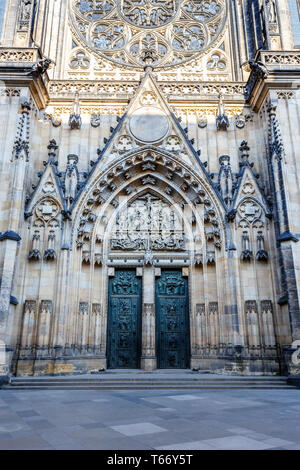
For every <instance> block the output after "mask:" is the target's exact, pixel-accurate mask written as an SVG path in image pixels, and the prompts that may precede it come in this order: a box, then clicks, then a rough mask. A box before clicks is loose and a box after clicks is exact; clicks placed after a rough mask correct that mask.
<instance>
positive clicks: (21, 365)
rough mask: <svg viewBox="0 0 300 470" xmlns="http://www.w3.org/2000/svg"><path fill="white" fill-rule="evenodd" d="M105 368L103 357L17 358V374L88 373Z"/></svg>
mask: <svg viewBox="0 0 300 470" xmlns="http://www.w3.org/2000/svg"><path fill="white" fill-rule="evenodd" d="M102 369H106V358H105V357H92V358H89V357H81V358H68V357H66V358H65V357H64V358H61V359H47V358H43V359H37V360H35V361H28V360H19V361H18V367H17V370H16V375H17V376H24V375H27V376H28V375H29V376H30V375H32V376H40V375H69V374H70V375H72V374H75V375H76V374H89V373H91V372H96V371H97V372H98V371H99V370H102Z"/></svg>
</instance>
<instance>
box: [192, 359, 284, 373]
mask: <svg viewBox="0 0 300 470" xmlns="http://www.w3.org/2000/svg"><path fill="white" fill-rule="evenodd" d="M191 369H199V372H201V370H205V371H207V370H209V371H210V372H211V373H215V374H226V375H241V376H243V375H246V376H247V375H258V376H259V375H281V369H280V364H279V361H278V359H277V358H266V359H261V358H257V359H256V358H249V357H228V356H227V357H207V358H203V357H197V356H193V357H192V358H191Z"/></svg>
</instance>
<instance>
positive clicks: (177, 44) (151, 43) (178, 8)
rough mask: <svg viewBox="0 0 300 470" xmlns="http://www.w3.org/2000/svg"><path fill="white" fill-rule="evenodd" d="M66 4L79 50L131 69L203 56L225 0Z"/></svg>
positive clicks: (221, 21)
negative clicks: (90, 52)
mask: <svg viewBox="0 0 300 470" xmlns="http://www.w3.org/2000/svg"><path fill="white" fill-rule="evenodd" d="M69 1H70V17H71V23H72V27H73V31H74V33H75V35H76V37H77V40H78V41H79V43H80V44H81V46H83V45H85V46H88V47H89V48H90V50H93V51H94V52H96V53H97V54H99V55H100V56H102V57H105V58H107V59H109V60H111V61H113V62H116V63H119V64H121V65H127V66H132V67H142V66H144V65H145V63H148V64H149V63H151V64H152V65H154V66H155V67H168V66H172V65H175V64H176V65H177V64H179V63H181V62H185V61H187V60H189V59H192V58H194V57H195V56H197V55H199V54H201V53H204V52H205V51H206V50H207V49H208V48H209V47H211V46H212V44H213V43H214V42H215V41H216V39H217V38H218V37H219V35H220V33H221V32H222V31H223V29H224V25H225V21H226V17H227V4H226V3H227V2H226V0H194V1H189V0H69Z"/></svg>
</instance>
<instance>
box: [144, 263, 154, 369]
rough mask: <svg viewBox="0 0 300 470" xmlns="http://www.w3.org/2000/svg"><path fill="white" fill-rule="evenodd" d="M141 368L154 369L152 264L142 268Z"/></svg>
mask: <svg viewBox="0 0 300 470" xmlns="http://www.w3.org/2000/svg"><path fill="white" fill-rule="evenodd" d="M141 369H144V370H153V369H156V356H155V275H154V268H153V267H152V266H146V267H145V268H144V275H143V311H142V357H141Z"/></svg>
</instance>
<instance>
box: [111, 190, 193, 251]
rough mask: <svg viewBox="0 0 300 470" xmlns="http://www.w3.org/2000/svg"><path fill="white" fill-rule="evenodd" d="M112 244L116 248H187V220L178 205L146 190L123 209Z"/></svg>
mask: <svg viewBox="0 0 300 470" xmlns="http://www.w3.org/2000/svg"><path fill="white" fill-rule="evenodd" d="M110 247H111V249H112V250H137V251H139V250H147V249H151V250H154V251H159V250H167V251H169V250H171V251H178V250H183V249H184V232H183V222H182V220H180V218H179V216H178V214H177V213H176V209H175V208H172V207H170V206H169V204H167V203H166V202H164V201H162V200H161V199H159V198H158V197H155V196H153V195H151V194H145V195H144V196H142V197H140V198H138V199H136V200H135V201H134V202H132V203H130V204H128V206H127V207H125V208H124V207H122V208H121V209H120V212H119V213H118V215H117V219H116V224H115V226H114V227H113V229H112V238H111V242H110Z"/></svg>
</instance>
